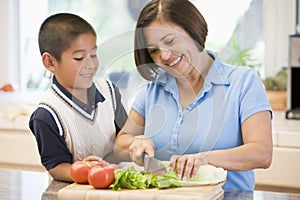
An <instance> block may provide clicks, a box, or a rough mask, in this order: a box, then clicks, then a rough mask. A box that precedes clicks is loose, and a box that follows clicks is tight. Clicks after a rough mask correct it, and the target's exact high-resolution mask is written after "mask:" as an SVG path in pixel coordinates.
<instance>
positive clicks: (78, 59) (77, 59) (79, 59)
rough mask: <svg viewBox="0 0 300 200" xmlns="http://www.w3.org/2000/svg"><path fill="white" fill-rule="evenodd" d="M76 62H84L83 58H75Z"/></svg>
mask: <svg viewBox="0 0 300 200" xmlns="http://www.w3.org/2000/svg"><path fill="white" fill-rule="evenodd" d="M74 60H76V61H81V60H83V57H78V58H74Z"/></svg>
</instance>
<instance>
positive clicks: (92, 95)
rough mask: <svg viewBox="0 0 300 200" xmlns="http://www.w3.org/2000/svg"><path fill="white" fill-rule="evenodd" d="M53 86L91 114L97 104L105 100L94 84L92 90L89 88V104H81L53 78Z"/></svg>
mask: <svg viewBox="0 0 300 200" xmlns="http://www.w3.org/2000/svg"><path fill="white" fill-rule="evenodd" d="M52 84H54V85H56V86H57V88H58V89H59V90H60V91H61V92H62V93H63V94H64V95H65V96H66V97H67V98H68V99H69V100H71V101H73V102H74V103H75V104H76V105H77V106H79V107H80V108H82V109H84V110H86V111H87V112H91V110H93V109H94V108H96V107H97V103H99V102H103V101H104V100H105V98H104V96H103V95H102V94H101V93H100V92H99V90H98V89H97V88H96V86H95V84H94V83H93V84H92V86H91V87H90V88H88V99H89V103H88V104H85V103H83V102H81V101H80V100H79V99H77V98H76V97H74V96H73V95H72V94H71V93H70V92H68V91H67V90H66V89H65V88H64V87H63V86H62V85H61V84H59V82H58V81H57V79H56V78H55V76H53V80H52Z"/></svg>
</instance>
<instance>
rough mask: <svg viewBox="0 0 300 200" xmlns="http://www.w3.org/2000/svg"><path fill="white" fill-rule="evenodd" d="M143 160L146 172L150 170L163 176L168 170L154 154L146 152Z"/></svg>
mask: <svg viewBox="0 0 300 200" xmlns="http://www.w3.org/2000/svg"><path fill="white" fill-rule="evenodd" d="M143 161H144V170H145V172H150V173H152V174H154V175H157V176H163V175H164V174H165V173H166V172H167V168H166V166H165V165H164V164H162V163H161V162H160V161H159V160H157V159H156V158H155V157H154V156H149V155H148V154H144V158H143Z"/></svg>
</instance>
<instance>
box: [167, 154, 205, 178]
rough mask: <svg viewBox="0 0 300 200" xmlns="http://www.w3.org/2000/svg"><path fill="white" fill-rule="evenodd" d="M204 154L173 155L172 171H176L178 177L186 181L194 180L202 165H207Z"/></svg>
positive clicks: (171, 160)
mask: <svg viewBox="0 0 300 200" xmlns="http://www.w3.org/2000/svg"><path fill="white" fill-rule="evenodd" d="M204 156H205V155H203V154H201V153H197V154H186V155H182V156H178V155H173V156H172V157H171V159H170V170H174V169H176V172H177V177H178V178H180V179H182V180H184V181H186V180H187V179H188V178H189V177H191V178H194V177H195V176H196V175H197V173H198V170H199V168H200V166H201V165H205V164H207V162H206V161H205V159H204Z"/></svg>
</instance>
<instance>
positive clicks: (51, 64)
mask: <svg viewBox="0 0 300 200" xmlns="http://www.w3.org/2000/svg"><path fill="white" fill-rule="evenodd" d="M42 61H43V64H44V66H45V68H46V69H48V70H49V71H51V72H54V70H55V67H56V65H57V61H56V59H55V58H54V57H53V56H52V55H51V54H50V53H48V52H45V53H43V54H42Z"/></svg>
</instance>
